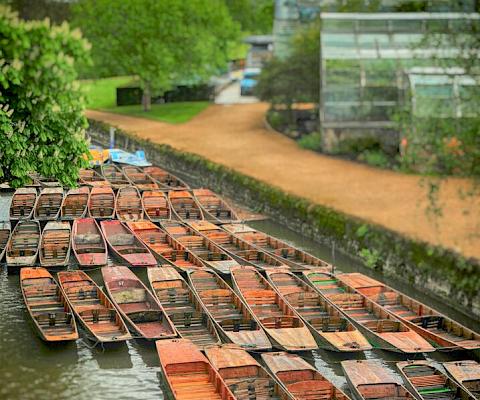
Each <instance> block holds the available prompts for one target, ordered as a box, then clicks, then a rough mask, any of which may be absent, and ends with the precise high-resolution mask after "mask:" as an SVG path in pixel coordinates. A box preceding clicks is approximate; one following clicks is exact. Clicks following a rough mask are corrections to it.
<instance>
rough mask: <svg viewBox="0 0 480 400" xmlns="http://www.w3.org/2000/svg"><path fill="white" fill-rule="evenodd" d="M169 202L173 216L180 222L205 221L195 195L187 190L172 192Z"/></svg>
mask: <svg viewBox="0 0 480 400" xmlns="http://www.w3.org/2000/svg"><path fill="white" fill-rule="evenodd" d="M168 201H169V202H170V207H171V208H172V211H173V215H174V216H175V218H177V219H178V220H180V221H195V220H202V219H205V217H204V216H203V212H202V209H201V208H200V205H199V204H198V203H197V201H196V200H195V198H194V197H193V195H192V194H191V193H190V192H188V191H186V190H175V191H173V190H171V191H170V192H168Z"/></svg>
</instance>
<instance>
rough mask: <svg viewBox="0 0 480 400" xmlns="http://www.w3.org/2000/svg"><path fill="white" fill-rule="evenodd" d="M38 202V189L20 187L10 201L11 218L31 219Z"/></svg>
mask: <svg viewBox="0 0 480 400" xmlns="http://www.w3.org/2000/svg"><path fill="white" fill-rule="evenodd" d="M36 202H37V189H35V188H32V187H24V188H18V189H17V190H16V191H15V193H14V194H13V197H12V202H11V203H10V220H12V221H18V220H20V219H31V218H32V216H33V209H34V208H35V203H36Z"/></svg>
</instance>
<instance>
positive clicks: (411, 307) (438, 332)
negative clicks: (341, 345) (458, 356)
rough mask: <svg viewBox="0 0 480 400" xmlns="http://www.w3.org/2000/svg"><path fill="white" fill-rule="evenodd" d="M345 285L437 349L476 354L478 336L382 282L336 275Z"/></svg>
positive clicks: (479, 341) (356, 275)
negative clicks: (381, 308) (471, 351)
mask: <svg viewBox="0 0 480 400" xmlns="http://www.w3.org/2000/svg"><path fill="white" fill-rule="evenodd" d="M337 277H338V279H339V280H341V281H342V282H343V283H344V284H345V285H347V286H349V287H350V288H352V289H353V290H356V291H357V292H358V293H360V294H362V295H364V296H366V297H367V298H369V299H370V300H372V301H374V302H375V303H376V304H379V305H380V306H381V307H383V308H384V309H385V310H386V311H387V312H388V313H390V314H392V315H394V316H395V317H396V318H398V319H400V320H401V321H402V322H403V323H404V324H406V325H407V326H408V327H409V328H410V329H412V330H414V331H415V332H417V333H418V334H419V335H420V336H422V337H424V338H425V339H427V340H428V341H430V342H431V343H433V345H434V346H437V347H439V348H440V350H473V351H479V352H480V333H476V332H474V331H472V330H471V329H468V328H467V327H465V326H463V325H461V324H460V323H458V322H456V321H454V320H452V319H451V318H448V317H447V316H446V315H443V314H441V313H440V312H438V311H436V310H434V309H433V308H431V307H428V306H427V305H425V304H423V303H421V302H419V301H417V300H414V299H412V298H411V297H409V296H407V295H405V294H403V293H400V292H399V291H397V290H395V289H392V288H391V287H389V286H386V285H384V284H383V283H381V282H379V281H376V280H375V279H372V278H369V277H368V276H365V275H363V274H360V273H353V274H340V275H338V276H337Z"/></svg>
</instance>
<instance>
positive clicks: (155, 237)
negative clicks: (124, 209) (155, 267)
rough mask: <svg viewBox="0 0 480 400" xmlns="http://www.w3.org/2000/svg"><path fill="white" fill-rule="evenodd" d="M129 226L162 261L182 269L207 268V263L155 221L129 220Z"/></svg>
mask: <svg viewBox="0 0 480 400" xmlns="http://www.w3.org/2000/svg"><path fill="white" fill-rule="evenodd" d="M127 226H128V227H129V228H130V230H131V231H132V232H133V233H134V234H135V235H136V236H137V237H138V239H140V240H141V241H142V242H143V243H144V244H145V245H146V246H147V247H148V248H149V249H150V251H151V252H152V253H153V254H154V255H155V257H156V258H157V259H158V260H159V261H160V262H161V263H169V264H170V265H173V266H174V267H176V268H177V269H179V270H181V271H187V270H189V269H199V268H200V269H203V268H205V264H204V263H203V262H202V260H200V258H199V257H197V256H196V255H195V254H193V253H191V252H189V251H188V250H187V249H186V248H185V246H182V245H181V244H180V243H178V242H177V241H176V240H175V239H173V238H172V237H171V236H170V235H168V234H167V233H166V232H165V231H164V230H163V229H161V228H159V227H158V226H157V225H155V224H154V223H153V222H150V221H137V222H127Z"/></svg>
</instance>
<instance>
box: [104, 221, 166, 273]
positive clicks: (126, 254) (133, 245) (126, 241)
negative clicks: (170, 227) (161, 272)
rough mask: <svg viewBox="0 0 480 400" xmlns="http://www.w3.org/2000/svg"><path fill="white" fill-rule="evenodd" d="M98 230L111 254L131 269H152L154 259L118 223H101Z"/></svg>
mask: <svg viewBox="0 0 480 400" xmlns="http://www.w3.org/2000/svg"><path fill="white" fill-rule="evenodd" d="M100 228H101V229H102V233H103V236H104V237H105V240H106V241H107V243H108V245H109V247H110V249H111V250H112V252H113V254H114V255H116V256H117V257H118V258H119V259H121V260H122V261H123V262H126V263H127V264H128V265H129V266H131V267H153V266H156V265H157V261H156V260H155V257H154V256H153V255H152V253H150V251H149V250H148V248H147V246H145V244H143V242H142V241H140V240H139V239H138V238H137V237H136V236H135V235H134V234H133V232H132V231H131V230H130V229H129V228H128V227H126V226H125V225H124V224H122V223H121V222H120V221H116V220H114V221H101V222H100Z"/></svg>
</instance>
